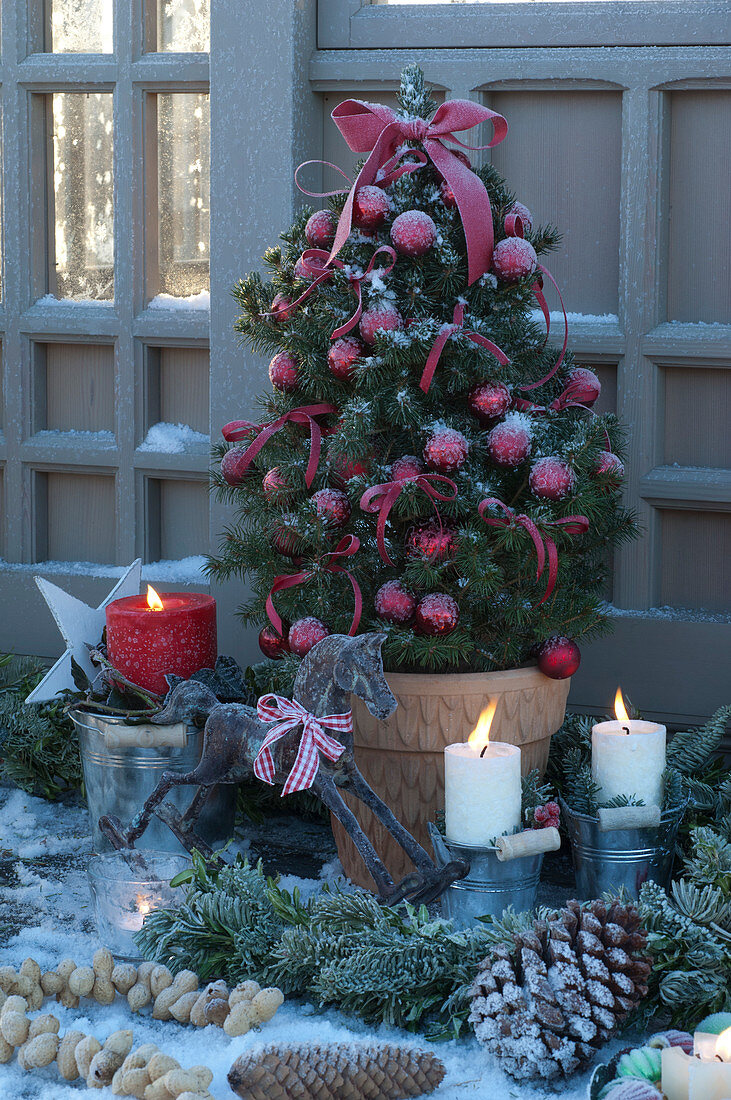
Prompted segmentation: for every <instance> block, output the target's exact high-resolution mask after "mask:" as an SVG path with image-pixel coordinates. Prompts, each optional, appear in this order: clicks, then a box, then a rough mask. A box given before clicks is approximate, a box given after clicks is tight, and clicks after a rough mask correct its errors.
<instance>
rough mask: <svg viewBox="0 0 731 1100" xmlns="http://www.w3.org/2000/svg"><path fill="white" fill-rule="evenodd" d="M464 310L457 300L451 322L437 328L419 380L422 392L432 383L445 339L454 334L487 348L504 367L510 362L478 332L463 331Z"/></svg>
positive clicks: (427, 389)
mask: <svg viewBox="0 0 731 1100" xmlns="http://www.w3.org/2000/svg"><path fill="white" fill-rule="evenodd" d="M464 310H465V303H464V302H457V304H456V306H455V307H454V314H453V316H452V324H451V325H450V324H444V325H442V327H441V329H440V330H439V335H438V336H437V338H436V340H435V341H434V345H433V347H432V349H431V351H430V352H429V357H428V358H427V361H426V366H425V367H424V371H423V373H422V376H421V381H420V382H419V385H420V386H421V388H422V390H423V391H424V393H428V392H429V387H430V386H431V384H432V379H433V378H434V372H435V371H436V369H437V364H438V363H439V357H440V355H441V354H442V351H443V350H444V345H445V344H446V342H447V340H449V339H451V337H452V336H455V335H456V334H457V333H461V335H462V336H464V337H465V339H466V340H471V341H472V343H473V344H479V345H480V347H482V348H487V350H488V351H489V352H491V353H492V354H493V355H494V356H495V358H496V359H497V361H498V363H502V365H503V366H504V367H505V366H507V365H508V363H509V362H510V360H509V359H508V357H507V355H506V354H505V352H504V351H501V350H500V348H499V347H498V346H497V344H493V342H492V340H488V339H487V337H485V336H481V335H480V333H479V332H465V330H464V327H463V323H464Z"/></svg>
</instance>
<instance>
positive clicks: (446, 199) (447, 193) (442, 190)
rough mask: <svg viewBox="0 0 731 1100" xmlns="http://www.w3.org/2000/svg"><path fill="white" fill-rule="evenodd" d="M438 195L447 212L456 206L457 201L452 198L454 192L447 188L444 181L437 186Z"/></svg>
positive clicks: (447, 185)
mask: <svg viewBox="0 0 731 1100" xmlns="http://www.w3.org/2000/svg"><path fill="white" fill-rule="evenodd" d="M439 194H440V195H441V197H442V202H443V203H444V205H445V206H446V208H447V210H451V209H452V208H453V207H455V206H456V205H457V200H456V199H455V197H454V191H453V190H452V188H451V187H450V186H449V184H448V183H447V181H446V180H442V182H441V183H440V184H439Z"/></svg>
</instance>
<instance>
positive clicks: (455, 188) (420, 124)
mask: <svg viewBox="0 0 731 1100" xmlns="http://www.w3.org/2000/svg"><path fill="white" fill-rule="evenodd" d="M332 120H333V122H334V123H335V125H336V126H337V128H338V129H339V130H340V133H341V134H342V135H343V137H344V138H345V141H346V142H347V144H348V147H349V148H350V149H352V151H353V152H354V153H368V154H369V156H368V159H367V160H366V162H365V164H364V165H363V167H362V168H361V170H360V172H359V173H358V178H357V179H356V181H355V183H354V184H353V186H352V188H351V189H350V192H349V194H348V198H347V199H346V202H345V206H344V207H343V212H342V214H341V215H340V220H339V222H338V228H337V232H336V234H335V241H334V242H333V246H332V250H331V253H330V255H331V256H336V255H337V254H338V252H339V251H340V249H341V248H342V247H343V245H344V244H345V242H346V240H347V239H348V236H349V234H350V230H351V226H352V220H353V201H354V198H355V193H356V191H357V190H358V189H359V188H360V187H367V186H368V185H369V184H376V185H378V186H382V187H383V186H385V185H386V182H388V181H389V176H390V178H393V175H392V164H393V162H394V161H395V160H397V159H398V158H399V156H401V155H408V154H409V153H412V152H413V150H411V149H409V148H407V149H405V150H403V152H402V151H401V150H400V147H401V146H402V145H403V144H404V143H405V142H408V141H418V142H420V143H421V144H422V145H423V147H424V152H425V153H426V155H427V156H428V157H429V159H430V160H431V162H432V164H433V165H434V167H435V168H436V169H437V171H439V172H441V174H442V176H443V177H444V179H445V181H446V183H447V186H448V187H449V189H450V190H451V192H452V194H453V195H454V199H455V202H456V204H457V207H458V209H459V214H460V218H461V219H462V225H463V227H464V234H465V240H466V242H467V261H468V278H467V282H468V285H471V284H472V283H474V282H475V281H476V280H477V279H479V278H480V276H481V275H484V273H485V272H486V271H487V270H488V269H489V267H490V263H491V262H492V246H493V230H492V209H491V207H490V199H489V196H488V194H487V190H486V188H485V185H484V184H483V182H482V180H481V179H480V177H479V176H477V175H476V174H475V173H474V172H473V171H472V169H471V168H468V167H467V165H466V164H463V162H462V161H461V160H459V158H458V157H456V156H455V155H454V153H453V151H452V150H451V149H450V148H449V147H448V146H446V145H444V141H445V140H446V141H451V142H454V144H455V145H460V146H462V148H463V149H491V148H492V147H493V146H495V145H497V144H498V143H499V142H501V141H502V140H503V138H504V137H505V135H506V134H507V132H508V124H507V122H506V120H505V119H504V118H503V116H502V115H499V114H497V112H495V111H491V110H489V109H488V108H487V107H482V106H480V104H479V103H471V102H470V101H469V100H467V99H450V100H448V101H447V102H446V103H443V104H442V106H441V107H439V109H438V110H437V111H436V113H435V115H434V117H433V118H432V120H431V122H426V121H425V120H424V119H423V118H409V119H406V118H402V117H401V116H400V115H398V114H396V112H395V111H392V110H391V108H390V107H385V106H384V105H383V104H380V103H364V102H363V101H362V100H360V99H346V100H344V102H343V103H339V104H338V106H337V107H336V108H335V110H334V111H333V112H332ZM481 122H492V125H493V128H494V133H495V136H494V137H493V139H492V141H491V142H489V144H488V145H466V144H465V143H464V142H463V141H460V139H459V138H458V137H456V136H455V131H462V130H471V129H472V127H473V126H479V124H480V123H481ZM414 167H418V165H412V166H408V167H407V168H406V170H410V171H413V169H414ZM379 170H381V174H380V175H379Z"/></svg>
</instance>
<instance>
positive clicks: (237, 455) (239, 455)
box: [221, 447, 252, 487]
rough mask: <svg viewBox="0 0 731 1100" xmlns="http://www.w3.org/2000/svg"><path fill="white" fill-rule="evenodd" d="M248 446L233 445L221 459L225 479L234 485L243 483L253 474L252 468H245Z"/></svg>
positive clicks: (222, 473)
mask: <svg viewBox="0 0 731 1100" xmlns="http://www.w3.org/2000/svg"><path fill="white" fill-rule="evenodd" d="M246 451H247V448H246V447H232V448H231V450H230V451H226V454H225V455H224V456H223V458H222V459H221V476H222V477H223V480H224V481H225V482H227V483H228V484H229V485H233V486H234V487H236V486H238V485H243V483H244V482H245V481H246V479H247V477H250V476H251V474H252V468H251V466H249V467H248V468H246V469H245V468H244V461H243V460H244V455H245V454H246Z"/></svg>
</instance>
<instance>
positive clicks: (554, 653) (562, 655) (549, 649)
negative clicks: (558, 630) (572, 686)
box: [538, 634, 581, 680]
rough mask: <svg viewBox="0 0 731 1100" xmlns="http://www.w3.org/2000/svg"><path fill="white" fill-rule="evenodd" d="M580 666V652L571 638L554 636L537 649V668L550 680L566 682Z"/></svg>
mask: <svg viewBox="0 0 731 1100" xmlns="http://www.w3.org/2000/svg"><path fill="white" fill-rule="evenodd" d="M580 664H581V652H580V651H579V647H578V646H577V644H576V642H574V641H572V640H571V638H562V637H559V636H558V635H556V634H554V636H553V637H552V638H546V640H545V642H542V643H541V645H540V646H539V647H538V667H539V669H540V670H541V672H542V673H543V675H544V676H550V677H551V679H552V680H566V679H568V677H569V676H573V674H574V673H575V672H576V670H577V668H578V667H579V665H580Z"/></svg>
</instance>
